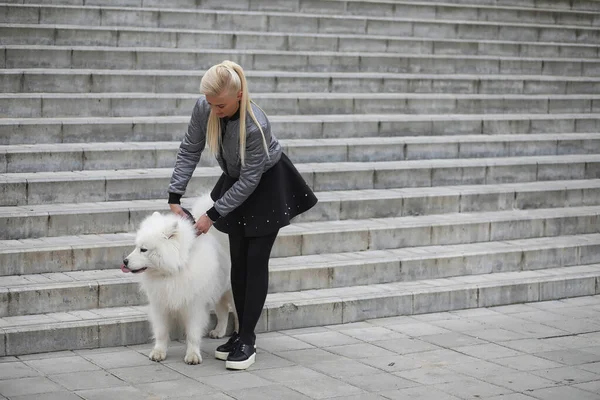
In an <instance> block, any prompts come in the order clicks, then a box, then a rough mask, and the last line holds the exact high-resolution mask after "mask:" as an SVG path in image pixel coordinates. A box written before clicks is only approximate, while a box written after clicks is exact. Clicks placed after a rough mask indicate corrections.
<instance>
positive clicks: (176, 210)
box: [169, 204, 190, 219]
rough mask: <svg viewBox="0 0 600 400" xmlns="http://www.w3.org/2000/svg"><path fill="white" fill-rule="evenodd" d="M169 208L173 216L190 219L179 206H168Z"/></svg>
mask: <svg viewBox="0 0 600 400" xmlns="http://www.w3.org/2000/svg"><path fill="white" fill-rule="evenodd" d="M169 207H170V208H171V211H172V212H173V213H174V214H177V215H179V216H180V217H183V218H185V219H189V218H190V217H189V216H188V215H187V214H186V213H185V211H183V208H182V207H181V204H169Z"/></svg>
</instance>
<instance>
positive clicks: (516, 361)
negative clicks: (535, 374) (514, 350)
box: [494, 354, 563, 371]
mask: <svg viewBox="0 0 600 400" xmlns="http://www.w3.org/2000/svg"><path fill="white" fill-rule="evenodd" d="M494 362H495V363H497V364H500V365H504V366H506V367H509V368H513V369H516V370H519V371H535V370H539V369H546V368H559V367H562V366H563V364H559V363H556V362H554V361H549V360H545V359H543V358H540V357H536V356H533V355H530V354H527V355H522V356H515V357H505V358H497V359H495V360H494Z"/></svg>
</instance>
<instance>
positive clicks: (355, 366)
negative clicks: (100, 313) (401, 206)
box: [0, 296, 600, 400]
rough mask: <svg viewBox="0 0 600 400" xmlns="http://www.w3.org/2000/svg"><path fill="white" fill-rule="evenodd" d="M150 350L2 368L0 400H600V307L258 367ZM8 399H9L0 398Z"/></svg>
mask: <svg viewBox="0 0 600 400" xmlns="http://www.w3.org/2000/svg"><path fill="white" fill-rule="evenodd" d="M222 342H223V341H222V340H210V339H206V340H205V341H204V344H203V352H204V354H203V356H204V363H203V364H202V365H199V366H188V365H186V364H184V363H183V350H184V348H183V345H182V344H181V343H178V342H174V343H172V347H171V351H170V353H169V357H168V359H167V361H165V362H164V363H161V364H157V363H153V362H151V361H149V360H148V358H147V357H146V354H147V353H148V350H149V349H150V346H149V345H142V346H130V347H116V348H105V349H95V350H85V351H68V352H59V353H49V354H36V355H28V356H22V357H18V358H17V357H5V358H0V399H4V398H8V399H11V400H25V399H43V400H55V399H56V400H71V399H81V398H83V399H89V400H100V399H109V400H117V399H127V400H137V399H164V398H169V399H203V400H231V399H237V400H251V399H256V400H269V399H278V400H279V399H285V400H301V399H307V400H308V399H332V398H336V399H344V400H376V399H379V400H383V399H390V400H396V399H411V400H417V399H423V400H425V399H427V400H455V399H490V400H491V399H494V400H531V399H541V400H592V399H600V296H593V297H582V298H576V299H569V300H564V301H551V302H543V303H532V304H522V305H514V306H506V307H495V308H487V309H473V310H464V311H455V312H448V313H437V314H426V315H419V316H413V317H396V318H384V319H375V320H370V321H367V322H361V323H355V324H347V325H335V326H327V327H319V328H309V329H301V330H291V331H281V332H272V333H267V334H263V335H259V338H258V347H259V354H258V356H257V360H258V361H257V363H256V364H255V365H254V366H252V367H251V368H250V369H248V370H247V371H246V372H230V371H227V370H226V369H225V366H224V363H223V362H222V361H217V360H215V359H213V357H212V356H211V354H212V351H213V349H214V348H215V347H216V346H218V345H219V344H220V343H222ZM2 396H4V397H2Z"/></svg>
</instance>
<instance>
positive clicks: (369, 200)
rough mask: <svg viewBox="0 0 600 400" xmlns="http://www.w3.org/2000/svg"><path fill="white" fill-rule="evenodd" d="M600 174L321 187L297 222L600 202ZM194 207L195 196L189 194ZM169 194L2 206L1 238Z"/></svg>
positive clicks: (94, 227)
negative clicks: (523, 180) (522, 180)
mask: <svg viewBox="0 0 600 400" xmlns="http://www.w3.org/2000/svg"><path fill="white" fill-rule="evenodd" d="M599 194H600V180H598V179H586V180H570V181H544V182H527V183H504V184H493V185H465V186H445V187H433V188H405V189H380V190H377V189H371V190H348V191H344V190H340V191H330V192H317V197H318V198H319V203H318V204H317V205H316V206H315V207H314V208H313V209H312V210H310V211H308V212H307V213H305V214H302V215H301V216H299V217H297V218H296V219H295V222H315V221H337V220H349V219H368V218H390V217H401V216H415V215H433V214H444V213H459V212H482V211H502V210H512V209H523V210H527V209H533V208H551V207H581V206H595V205H600V197H599ZM182 201H183V204H184V206H185V207H188V208H191V206H192V205H193V202H194V198H184V199H183V200H182ZM154 211H160V212H168V206H167V204H166V202H165V200H164V199H157V200H135V201H112V202H98V203H78V204H65V203H61V204H42V205H37V206H36V205H33V206H17V207H1V208H0V222H1V223H2V226H3V227H4V229H3V230H2V231H0V240H11V239H12V240H19V239H29V238H44V237H56V236H61V235H89V234H105V233H109V234H112V233H118V232H133V231H135V230H136V229H137V228H138V226H139V224H140V223H141V222H142V220H143V219H144V218H145V217H146V216H148V215H150V214H151V213H152V212H154Z"/></svg>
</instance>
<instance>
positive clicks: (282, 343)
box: [257, 336, 315, 353]
mask: <svg viewBox="0 0 600 400" xmlns="http://www.w3.org/2000/svg"><path fill="white" fill-rule="evenodd" d="M257 346H258V348H259V349H264V350H266V351H268V352H271V353H278V352H282V351H290V350H302V349H311V348H314V347H315V346H313V345H312V344H309V343H306V342H303V341H301V340H299V339H296V338H294V337H290V336H280V337H274V338H269V340H263V341H261V342H260V343H258V344H257Z"/></svg>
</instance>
